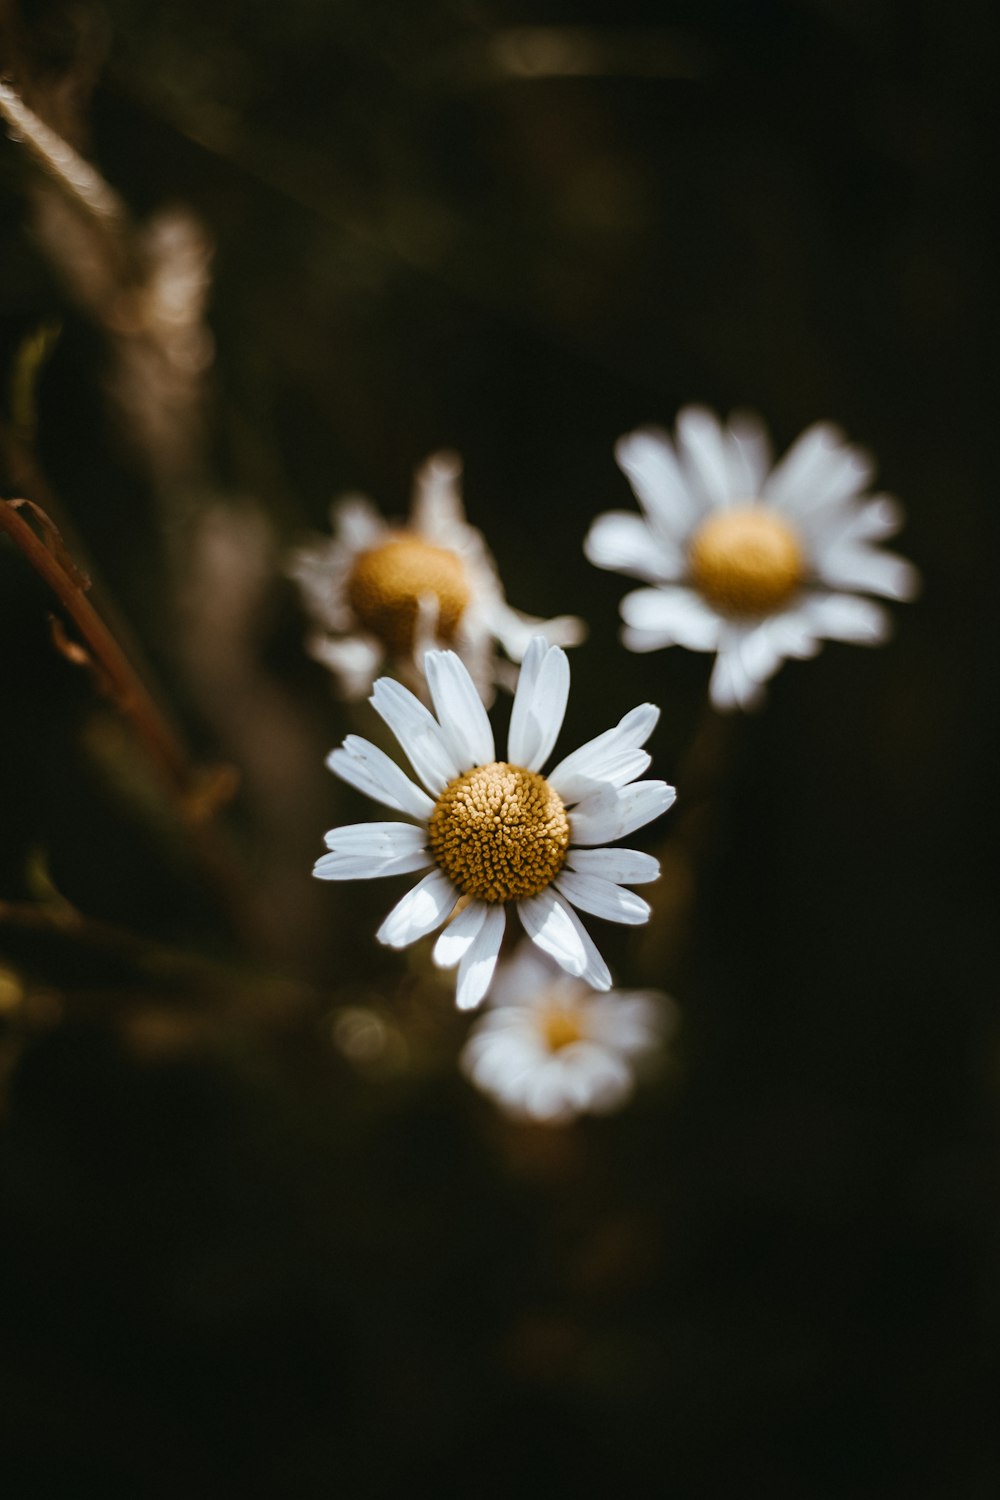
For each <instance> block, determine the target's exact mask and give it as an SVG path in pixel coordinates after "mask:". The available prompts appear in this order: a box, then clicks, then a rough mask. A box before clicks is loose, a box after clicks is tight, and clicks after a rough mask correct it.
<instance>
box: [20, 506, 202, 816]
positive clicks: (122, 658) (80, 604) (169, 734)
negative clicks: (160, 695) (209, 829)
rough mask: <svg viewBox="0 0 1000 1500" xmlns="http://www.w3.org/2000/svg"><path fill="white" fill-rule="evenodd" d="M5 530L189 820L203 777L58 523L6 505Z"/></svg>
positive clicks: (37, 512)
mask: <svg viewBox="0 0 1000 1500" xmlns="http://www.w3.org/2000/svg"><path fill="white" fill-rule="evenodd" d="M22 509H27V510H29V511H30V512H31V514H32V515H33V516H34V518H35V519H36V520H37V521H38V522H39V524H40V526H41V528H42V535H41V536H40V535H39V534H38V533H37V532H36V531H34V530H33V529H32V527H30V526H29V525H28V523H27V522H26V521H25V520H24V519H23V517H22V516H21V515H20V514H19V512H20V511H21V510H22ZM0 530H3V531H5V532H6V534H7V535H8V536H9V537H10V539H11V541H12V542H13V543H14V545H15V547H17V548H18V550H19V551H20V552H21V553H22V554H23V556H24V557H25V558H26V559H27V561H28V562H29V563H30V564H31V566H32V567H33V568H34V570H35V572H36V573H38V575H39V576H40V577H41V578H43V579H44V580H45V582H46V583H47V584H48V586H49V588H50V589H51V590H52V592H53V593H54V594H55V596H56V598H57V599H58V600H59V602H60V604H61V605H62V606H63V608H64V609H65V610H66V612H67V614H68V615H69V616H70V618H71V619H72V620H73V623H74V624H75V625H76V628H77V629H78V630H79V632H80V635H81V636H82V637H83V639H84V641H85V642H86V644H87V647H88V650H89V652H90V655H91V657H92V658H93V661H94V662H95V663H96V665H97V666H98V667H99V668H100V670H101V672H102V673H103V675H104V677H105V679H106V682H107V684H108V688H109V691H110V693H111V696H112V697H113V699H114V701H115V703H116V704H117V706H118V708H119V709H120V710H121V712H122V713H123V714H124V715H125V716H126V718H128V719H129V721H130V722H131V724H132V727H133V729H134V730H135V734H136V737H137V738H138V739H139V741H140V742H141V744H142V745H143V747H144V748H145V750H146V752H147V754H148V755H149V758H150V760H151V761H152V762H153V764H154V765H155V766H156V768H157V770H158V771H159V773H160V776H161V778H162V779H163V780H164V782H165V783H166V784H167V786H168V787H169V788H170V790H171V791H173V792H174V793H175V794H176V795H177V797H178V798H179V799H180V800H181V803H182V806H184V807H185V809H186V812H187V815H188V816H189V817H190V815H191V806H190V804H192V803H193V802H194V801H195V800H196V799H195V795H194V794H195V793H196V791H197V789H198V782H199V777H198V776H197V774H196V773H195V771H194V769H193V768H192V766H191V764H190V762H189V760H188V757H187V755H186V754H185V751H184V748H183V746H182V745H181V742H180V740H179V738H178V736H177V735H176V733H175V732H174V730H173V729H172V728H171V726H170V725H169V724H168V723H167V721H166V719H165V718H164V716H163V714H162V713H161V712H160V710H159V708H158V707H157V705H156V704H155V703H154V701H153V699H152V697H151V696H150V694H149V692H148V690H147V688H146V687H145V685H144V684H143V682H142V681H141V680H140V678H139V676H138V674H137V673H136V671H135V669H134V668H133V666H132V664H131V662H130V661H129V660H128V658H127V657H126V655H125V653H124V652H123V651H122V649H121V647H120V646H119V644H118V642H117V641H116V640H115V638H114V636H113V635H112V634H111V631H110V630H109V629H108V627H107V626H106V625H105V623H104V621H103V620H102V619H101V617H100V615H99V614H98V613H97V611H96V610H95V609H94V606H93V605H92V604H91V602H90V600H89V599H88V598H87V596H86V593H85V592H84V590H85V589H86V588H87V587H88V581H87V580H86V579H85V576H84V574H83V573H82V571H81V570H80V569H79V568H78V567H77V566H76V564H75V563H74V562H73V560H72V558H71V557H70V555H69V553H68V552H67V551H66V549H65V547H64V545H63V543H62V538H61V537H60V535H59V532H58V530H57V529H56V527H55V525H54V523H53V522H52V521H51V520H50V519H49V517H48V516H47V514H46V512H45V511H44V510H42V508H41V506H38V505H35V504H34V502H33V501H31V500H4V501H0Z"/></svg>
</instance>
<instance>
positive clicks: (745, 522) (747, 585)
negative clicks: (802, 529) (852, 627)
mask: <svg viewBox="0 0 1000 1500" xmlns="http://www.w3.org/2000/svg"><path fill="white" fill-rule="evenodd" d="M689 558H690V563H691V577H692V581H693V582H694V585H695V587H696V588H697V589H698V590H699V592H700V593H701V594H702V595H703V597H704V598H705V599H707V600H708V602H709V604H712V605H714V606H715V608H716V609H718V610H721V611H722V612H723V613H725V614H730V615H767V614H771V613H773V611H774V610H777V609H781V608H782V606H783V605H785V604H787V603H788V601H789V599H790V598H791V597H792V595H793V594H794V593H795V591H796V589H797V588H798V587H799V585H800V584H801V583H802V581H803V579H804V577H805V572H806V565H805V558H804V557H803V555H802V550H801V548H800V546H799V543H798V539H797V538H796V536H795V533H794V532H793V531H792V530H791V528H790V527H789V526H788V525H787V523H786V522H785V521H783V520H782V518H781V517H780V516H779V515H777V514H776V513H775V512H774V511H773V510H768V509H767V508H766V507H765V506H762V505H747V506H743V507H741V508H740V509H738V510H726V511H722V512H720V513H719V514H717V515H714V516H712V517H711V519H710V520H708V521H706V522H705V524H704V525H703V526H702V527H701V528H700V530H698V531H697V532H696V533H695V536H694V540H693V541H692V543H691V548H690V553H689Z"/></svg>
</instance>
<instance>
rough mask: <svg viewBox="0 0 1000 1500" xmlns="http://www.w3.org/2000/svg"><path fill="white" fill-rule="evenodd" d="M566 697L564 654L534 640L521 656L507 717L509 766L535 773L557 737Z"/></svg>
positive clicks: (540, 638)
mask: <svg viewBox="0 0 1000 1500" xmlns="http://www.w3.org/2000/svg"><path fill="white" fill-rule="evenodd" d="M568 697H569V660H568V658H567V656H566V653H565V651H563V650H561V649H560V647H558V646H550V645H549V644H548V642H547V641H545V640H543V639H542V637H541V636H536V637H535V638H534V640H533V641H532V642H531V645H530V646H529V647H528V649H527V651H526V652H525V654H524V661H523V663H522V664H521V675H520V677H519V678H518V683H517V691H516V693H515V694H514V707H513V709H512V710H511V715H510V732H509V735H508V742H507V754H508V758H509V760H510V761H511V763H512V764H513V765H516V766H524V767H525V769H526V770H529V771H537V770H538V769H539V767H540V766H541V765H542V763H543V762H544V761H545V759H546V758H547V757H548V755H549V754H550V752H551V750H552V747H553V745H554V744H555V742H556V740H557V738H558V736H559V731H560V729H561V728H562V721H563V715H564V714H565V712H566V700H567V698H568Z"/></svg>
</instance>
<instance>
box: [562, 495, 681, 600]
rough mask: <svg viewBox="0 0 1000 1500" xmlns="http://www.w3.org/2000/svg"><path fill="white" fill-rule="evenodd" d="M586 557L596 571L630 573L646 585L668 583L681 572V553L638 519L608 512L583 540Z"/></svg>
mask: <svg viewBox="0 0 1000 1500" xmlns="http://www.w3.org/2000/svg"><path fill="white" fill-rule="evenodd" d="M583 550H584V554H585V555H586V557H587V558H588V559H589V561H590V562H592V563H593V564H594V566H595V567H597V568H610V569H611V571H612V572H615V573H634V574H635V576H636V577H637V578H644V579H645V580H646V582H647V583H670V582H672V580H673V579H675V578H679V577H680V575H681V573H682V572H683V571H684V552H683V550H682V548H681V547H680V546H679V544H678V543H677V542H675V541H673V540H672V539H670V538H669V537H665V536H663V535H662V533H661V532H660V531H652V530H651V529H650V527H649V526H648V525H647V524H646V522H645V521H644V520H643V519H642V517H641V516H636V515H633V514H632V513H631V512H630V511H624V510H609V511H606V512H605V513H604V515H602V516H598V517H597V519H596V520H595V521H594V523H593V525H592V526H591V528H590V530H589V531H588V532H587V535H586V537H585V538H584V541H583Z"/></svg>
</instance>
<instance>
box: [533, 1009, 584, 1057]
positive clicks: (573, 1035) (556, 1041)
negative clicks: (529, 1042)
mask: <svg viewBox="0 0 1000 1500" xmlns="http://www.w3.org/2000/svg"><path fill="white" fill-rule="evenodd" d="M541 1028H542V1036H543V1037H544V1038H545V1044H546V1046H547V1047H548V1049H549V1051H550V1052H558V1051H559V1050H560V1048H562V1047H569V1046H571V1045H572V1044H573V1042H581V1041H583V1028H582V1027H581V1025H580V1022H579V1021H578V1020H577V1018H576V1016H575V1015H574V1014H573V1012H572V1011H569V1010H546V1011H543V1012H542V1017H541Z"/></svg>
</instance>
